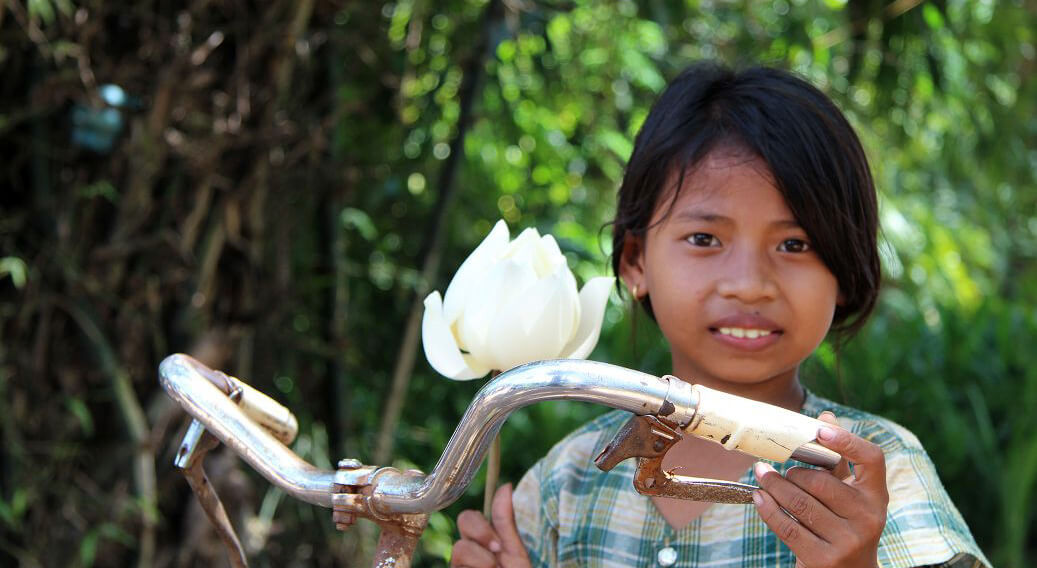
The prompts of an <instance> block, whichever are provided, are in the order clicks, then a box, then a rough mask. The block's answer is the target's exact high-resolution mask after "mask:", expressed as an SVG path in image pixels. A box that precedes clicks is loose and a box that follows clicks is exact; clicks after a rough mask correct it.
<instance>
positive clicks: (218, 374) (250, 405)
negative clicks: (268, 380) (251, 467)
mask: <svg viewBox="0 0 1037 568" xmlns="http://www.w3.org/2000/svg"><path fill="white" fill-rule="evenodd" d="M184 358H185V359H186V360H187V361H188V362H189V363H190V364H191V366H192V367H193V368H194V369H195V370H196V371H197V372H198V374H200V375H202V376H203V377H205V378H206V379H208V381H209V382H211V383H212V384H214V385H216V387H217V388H219V389H220V390H221V391H223V393H224V394H226V395H228V396H232V395H233V396H234V397H235V398H236V399H237V403H238V406H239V407H240V408H241V411H242V412H244V413H245V415H246V416H248V417H249V418H250V419H251V420H252V421H253V422H255V423H256V424H259V425H260V426H262V427H263V428H264V429H265V430H266V431H267V432H270V434H272V435H273V436H274V437H275V438H277V439H278V440H279V441H280V442H281V443H282V444H284V445H286V446H287V445H290V444H291V443H292V442H293V441H294V440H295V436H296V435H297V434H298V433H299V421H298V420H296V419H295V415H294V414H292V411H290V410H288V409H287V408H285V407H284V406H282V405H281V403H279V402H277V401H276V400H274V399H272V398H270V397H269V396H267V395H265V394H263V393H262V392H260V391H259V390H257V389H255V388H253V387H252V386H250V385H249V384H248V383H246V382H245V381H243V380H241V379H239V378H237V377H232V376H230V375H227V374H226V373H224V372H222V371H216V370H213V369H210V368H209V367H208V366H206V365H205V364H204V363H202V362H200V361H198V360H197V359H195V358H193V357H190V356H184ZM235 392H240V394H239V395H235V394H234V393H235Z"/></svg>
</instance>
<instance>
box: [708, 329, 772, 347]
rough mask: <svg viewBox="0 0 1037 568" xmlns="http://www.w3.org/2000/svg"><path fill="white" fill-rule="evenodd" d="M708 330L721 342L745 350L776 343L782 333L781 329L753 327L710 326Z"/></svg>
mask: <svg viewBox="0 0 1037 568" xmlns="http://www.w3.org/2000/svg"><path fill="white" fill-rule="evenodd" d="M709 331H710V333H711V334H712V335H713V337H715V338H716V339H717V340H719V341H721V342H722V343H724V344H726V345H730V346H732V347H735V348H737V349H742V350H746V351H758V350H760V349H764V348H767V347H769V346H771V345H773V344H774V343H776V342H777V341H778V339H779V338H780V337H781V335H782V331H781V330H774V329H762V328H755V327H734V326H724V327H711V328H709Z"/></svg>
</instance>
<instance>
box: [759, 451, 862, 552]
mask: <svg viewBox="0 0 1037 568" xmlns="http://www.w3.org/2000/svg"><path fill="white" fill-rule="evenodd" d="M755 469H756V479H757V481H759V483H760V487H762V488H763V489H764V491H766V492H767V494H768V495H770V496H771V497H773V498H774V500H775V501H776V502H777V503H778V505H779V506H780V507H781V508H782V509H784V510H785V511H786V512H787V513H788V514H789V515H791V516H792V517H793V518H794V519H795V520H796V521H798V522H799V524H800V525H802V526H803V527H805V528H806V529H809V530H810V532H812V533H813V534H814V535H816V536H817V537H819V538H820V539H822V540H824V541H825V542H833V541H834V540H835V531H838V530H839V529H841V528H842V527H843V526H844V525H845V522H844V520H843V519H842V518H841V517H839V516H838V515H836V514H835V513H833V512H832V511H831V510H829V509H828V507H826V506H825V505H824V504H823V503H821V502H820V501H818V500H817V499H816V498H815V497H814V496H813V495H811V494H810V493H808V492H806V491H804V490H803V489H802V488H801V487H799V486H798V485H796V484H795V483H792V482H791V481H789V480H787V479H785V478H784V477H782V476H781V474H779V473H778V472H776V471H774V468H773V467H771V466H770V465H768V464H766V463H763V462H757V463H756V466H755ZM833 480H834V478H833ZM847 489H849V488H847Z"/></svg>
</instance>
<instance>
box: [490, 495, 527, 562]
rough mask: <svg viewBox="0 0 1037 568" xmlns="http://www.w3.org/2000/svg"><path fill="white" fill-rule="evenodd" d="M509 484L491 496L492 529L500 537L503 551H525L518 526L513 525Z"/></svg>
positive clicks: (513, 513)
mask: <svg viewBox="0 0 1037 568" xmlns="http://www.w3.org/2000/svg"><path fill="white" fill-rule="evenodd" d="M511 496H512V490H511V484H510V483H507V484H505V485H502V486H501V487H500V489H498V490H497V493H496V494H494V496H493V506H492V509H491V510H492V513H491V514H492V516H493V529H494V531H495V532H496V533H497V536H499V537H500V539H501V545H502V546H503V549H504V552H512V553H515V552H522V553H524V552H525V548H524V547H523V546H522V539H521V538H520V537H519V534H518V528H517V527H516V526H515V507H514V506H513V505H512V502H511Z"/></svg>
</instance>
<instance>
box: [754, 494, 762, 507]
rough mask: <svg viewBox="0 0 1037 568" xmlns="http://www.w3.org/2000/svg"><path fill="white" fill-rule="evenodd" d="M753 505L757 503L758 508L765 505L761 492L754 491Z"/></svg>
mask: <svg viewBox="0 0 1037 568" xmlns="http://www.w3.org/2000/svg"><path fill="white" fill-rule="evenodd" d="M753 503H756V506H757V507H759V506H761V505H763V495H760V492H759V491H753Z"/></svg>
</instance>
